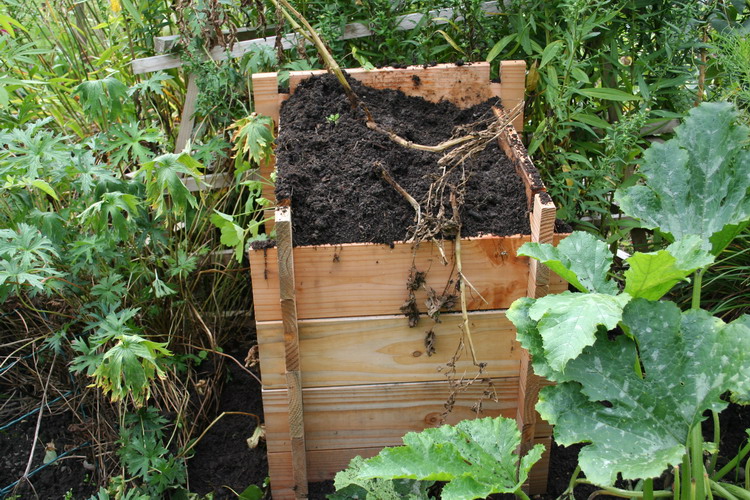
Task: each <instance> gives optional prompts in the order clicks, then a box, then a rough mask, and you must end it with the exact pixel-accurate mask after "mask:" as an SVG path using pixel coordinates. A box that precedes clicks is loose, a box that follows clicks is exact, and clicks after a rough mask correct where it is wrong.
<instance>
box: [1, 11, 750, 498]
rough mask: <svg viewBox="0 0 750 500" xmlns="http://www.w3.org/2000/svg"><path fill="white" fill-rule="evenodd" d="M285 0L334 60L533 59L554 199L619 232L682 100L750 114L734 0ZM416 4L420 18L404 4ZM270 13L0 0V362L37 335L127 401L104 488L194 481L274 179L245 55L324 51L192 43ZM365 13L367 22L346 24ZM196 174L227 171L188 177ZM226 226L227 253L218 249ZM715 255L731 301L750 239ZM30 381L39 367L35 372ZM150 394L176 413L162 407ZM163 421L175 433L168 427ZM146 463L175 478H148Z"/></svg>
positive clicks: (729, 308) (61, 381) (258, 61)
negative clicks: (631, 191)
mask: <svg viewBox="0 0 750 500" xmlns="http://www.w3.org/2000/svg"><path fill="white" fill-rule="evenodd" d="M295 6H297V8H298V9H299V10H300V11H301V12H302V13H303V14H304V15H305V16H306V17H307V18H308V19H309V20H311V22H312V23H313V24H314V26H315V27H316V29H318V30H319V31H320V33H321V34H322V35H323V36H324V38H325V39H326V41H327V43H328V44H329V46H330V48H331V50H332V52H333V54H334V57H335V58H336V59H337V60H338V61H339V63H340V64H341V66H342V67H353V66H362V65H364V66H368V65H373V66H379V65H385V64H429V63H442V62H458V61H476V60H488V61H491V62H492V64H493V71H494V72H495V74H496V72H497V67H498V61H500V60H502V59H524V60H526V62H527V66H528V75H527V101H526V110H525V113H526V122H525V124H524V129H525V133H524V136H525V141H526V143H527V145H528V147H529V150H530V152H531V153H532V155H533V157H534V160H535V162H536V164H537V166H538V167H539V168H540V170H541V172H542V174H543V177H544V181H545V182H546V184H547V186H548V188H549V190H550V193H551V194H552V196H553V198H554V200H555V202H556V203H557V205H558V207H559V215H560V216H561V217H563V218H565V219H567V220H568V221H570V222H571V223H573V224H574V225H576V226H578V227H582V228H585V229H588V230H589V231H591V232H594V233H598V234H599V235H600V236H601V237H602V238H603V239H604V240H605V241H606V243H607V244H608V245H610V246H611V247H614V246H615V245H617V244H618V242H620V241H621V240H622V241H624V244H625V245H631V244H632V245H646V247H649V246H650V245H652V244H657V243H659V241H658V240H659V236H658V235H657V236H656V237H654V238H651V237H650V235H649V234H645V236H644V233H643V232H637V231H636V232H634V233H632V235H630V234H629V231H630V229H631V226H632V225H633V224H632V223H631V222H629V221H628V220H627V219H621V218H620V217H619V215H620V213H619V208H618V206H617V204H616V203H615V202H614V192H615V189H616V188H618V187H620V186H628V185H633V184H635V183H636V182H637V181H638V179H639V178H640V174H639V171H638V168H637V167H638V165H639V163H640V162H641V159H642V153H643V151H644V149H645V148H646V147H647V145H648V144H649V138H650V136H652V135H653V134H654V133H657V132H658V133H662V132H663V133H664V134H666V135H665V137H666V136H668V135H669V134H670V133H671V128H670V126H671V120H675V119H679V118H681V117H683V116H684V115H685V113H686V112H687V111H688V110H689V109H691V108H692V107H693V106H694V104H696V103H697V102H700V101H704V100H730V101H732V102H734V103H735V104H737V106H738V107H739V109H740V110H741V112H742V113H743V115H742V119H743V120H745V121H750V120H749V119H748V116H749V115H748V114H747V109H748V103H750V97H748V96H749V95H750V58H748V57H747V55H748V54H750V48H749V47H750V46H749V45H748V42H747V36H746V35H747V29H748V24H749V23H748V16H749V14H750V6H749V5H748V2H746V1H744V0H740V1H738V0H731V1H730V0H714V1H709V2H695V1H688V0H685V1H669V2H668V1H645V0H630V1H624V0H619V1H604V0H599V1H594V2H590V1H582V0H552V1H542V0H509V1H505V2H497V3H496V4H495V5H494V7H493V8H491V9H490V13H487V12H486V8H487V5H486V2H482V1H479V0H454V1H437V2H426V1H418V0H400V1H392V0H357V1H355V2H346V1H338V2H337V1H320V0H315V1H299V2H295ZM445 8H452V9H454V12H455V15H454V17H453V18H451V19H448V18H446V17H445V13H444V12H441V9H445ZM415 13H421V14H424V16H423V17H422V18H421V21H419V22H416V23H410V24H409V23H402V19H401V18H400V17H399V16H403V15H408V14H415ZM278 22H279V21H278V16H277V15H276V13H275V12H274V11H273V9H272V8H271V6H270V4H267V3H265V2H263V1H262V0H257V1H250V0H225V1H219V0H180V1H177V2H174V3H172V2H169V1H167V0H143V1H136V0H87V1H84V2H74V1H73V0H44V1H43V0H7V1H6V2H4V4H3V6H2V7H0V28H1V29H2V32H0V63H1V64H2V66H3V72H2V73H0V316H1V317H2V323H1V324H0V355H2V356H3V359H4V361H2V363H1V364H0V366H4V365H5V364H6V363H7V362H9V360H11V359H14V358H13V356H16V355H19V353H20V354H27V353H29V352H42V353H45V354H44V356H42V357H41V362H40V364H39V365H37V367H36V369H37V370H38V371H40V372H43V373H44V374H46V373H47V372H48V371H52V370H53V368H54V365H55V362H54V359H56V356H60V358H61V359H65V360H66V361H65V362H66V363H68V364H69V368H70V369H71V371H72V373H74V374H75V377H76V378H74V379H73V380H72V381H71V380H70V379H69V378H68V375H67V374H66V373H65V374H59V373H58V374H57V375H56V377H55V380H56V381H55V383H56V384H58V385H59V386H60V387H68V386H72V387H74V388H77V389H80V392H79V393H78V394H79V395H78V396H77V397H79V398H80V399H81V401H86V402H87V404H93V405H97V406H98V407H100V408H103V410H102V412H103V414H106V415H108V416H109V417H111V419H110V420H111V421H112V422H116V423H117V424H116V425H108V424H107V423H106V422H103V423H101V428H100V429H99V431H98V433H97V434H96V440H97V442H98V443H99V444H100V445H101V449H102V450H104V451H103V452H102V453H101V454H100V456H99V457H98V459H99V460H100V464H99V465H100V467H99V468H98V470H99V471H102V472H101V477H98V478H97V480H98V481H99V482H100V483H101V484H103V485H105V484H108V481H109V480H110V479H112V477H113V476H116V475H118V473H116V472H113V471H115V470H119V469H118V468H117V467H114V466H113V465H114V464H113V461H115V460H117V459H119V460H121V461H122V464H123V468H122V471H123V472H122V474H123V477H121V478H120V479H118V480H117V481H114V482H112V483H111V484H113V485H115V486H113V488H114V489H115V490H116V489H117V488H121V489H122V488H125V486H123V485H125V484H129V485H131V486H135V487H136V488H139V491H140V492H141V493H143V494H145V495H159V494H163V493H164V492H165V491H167V490H171V489H176V488H180V487H182V485H184V484H185V474H184V463H183V461H182V458H181V457H180V454H179V450H180V449H184V448H185V447H187V446H189V443H190V442H191V439H194V438H196V437H197V435H198V434H199V427H200V426H198V425H186V423H187V422H198V423H201V425H205V424H206V423H207V421H208V419H209V418H210V417H209V415H210V412H211V408H199V409H196V408H190V407H189V404H188V403H187V402H186V401H184V398H182V397H180V394H181V392H183V391H186V390H188V389H194V386H195V384H196V383H197V379H196V377H195V369H196V367H197V366H199V365H200V363H201V362H203V360H204V359H205V358H206V357H207V356H208V355H209V354H208V353H210V352H212V351H220V350H222V349H223V347H224V346H226V345H229V344H232V343H233V342H235V341H236V336H237V335H238V334H237V333H236V332H237V331H240V332H242V331H243V330H242V328H243V326H242V323H241V321H240V320H238V319H237V318H238V317H237V316H231V315H227V314H226V311H242V310H247V309H248V304H249V302H250V294H249V283H248V278H247V273H246V269H245V267H244V263H243V254H244V249H245V246H246V244H247V241H248V240H249V239H252V238H260V237H263V235H262V216H261V210H260V209H261V208H262V207H263V206H265V201H264V200H262V198H260V184H261V183H262V182H267V181H269V180H268V179H260V180H259V179H256V178H254V177H253V176H252V171H253V169H254V167H255V166H256V165H257V163H258V161H259V160H260V158H261V157H262V154H263V149H264V148H267V147H268V139H269V138H268V137H267V135H266V134H264V130H265V129H264V128H253V127H254V126H255V125H256V124H258V127H263V124H264V123H265V122H264V121H263V119H262V118H258V119H256V118H255V117H253V115H251V113H252V111H253V106H252V101H251V98H250V95H251V94H250V92H251V83H250V75H251V74H252V73H254V72H261V71H282V72H285V71H289V70H295V69H308V68H317V67H320V61H319V58H318V57H317V55H316V54H315V53H314V51H313V50H312V49H311V48H310V47H305V46H298V47H295V48H293V49H291V50H286V51H282V50H275V49H274V48H271V47H266V48H258V49H257V50H256V51H254V52H252V53H250V54H247V55H245V56H243V57H242V58H240V59H229V60H226V61H221V62H219V61H211V60H208V59H207V58H206V57H205V54H206V52H207V50H209V49H211V48H212V47H214V46H215V45H217V44H218V45H222V44H227V43H229V42H231V40H232V39H233V37H234V34H236V33H240V32H241V31H242V30H239V31H238V29H239V28H243V29H244V28H249V29H250V35H249V36H254V37H261V36H268V35H273V34H282V33H288V32H290V27H289V26H288V25H286V24H285V23H283V22H282V23H280V24H277V23H278ZM355 22H358V23H362V24H363V25H365V26H366V27H367V28H368V29H369V30H370V31H371V32H372V35H371V36H369V37H365V38H357V39H349V40H341V39H340V38H341V35H342V34H343V33H344V29H345V26H346V24H347V23H355ZM222 30H223V31H222ZM222 33H224V34H222ZM175 34H182V35H183V37H182V38H181V39H180V41H179V42H178V43H177V46H176V49H175V53H176V54H178V55H179V57H180V58H181V59H182V63H183V65H182V67H181V68H178V69H169V70H165V71H160V72H156V73H151V74H146V75H134V74H133V73H132V69H131V66H130V62H131V61H132V60H133V59H136V58H140V57H147V56H152V55H155V44H154V37H155V36H164V35H175ZM188 74H193V75H195V76H196V79H197V83H198V87H199V89H200V94H199V95H200V98H199V101H198V106H197V111H196V133H195V137H194V139H193V141H192V142H191V144H190V145H189V146H190V147H189V150H186V151H184V152H183V151H175V150H174V143H175V139H176V136H177V132H178V129H179V122H180V112H181V108H182V103H183V101H184V97H185V92H186V88H187V75H188ZM261 142H262V144H261ZM206 173H209V174H222V173H226V174H227V175H229V176H230V178H232V179H234V181H235V182H234V183H233V184H232V185H231V186H229V187H227V188H223V189H218V190H202V191H191V190H189V189H188V187H187V186H188V184H189V183H190V182H197V183H200V181H199V176H200V175H202V174H206ZM743 234H744V236H743V237H744V238H745V239H744V240H740V241H745V240H746V239H747V238H746V236H747V230H745V233H743ZM631 236H632V237H631ZM623 238H625V239H624V240H623ZM225 245H229V246H232V247H234V250H233V251H231V250H230V252H232V253H233V254H234V256H235V257H236V258H232V256H231V255H228V256H227V257H226V258H223V257H221V256H219V257H217V255H216V251H219V250H223V249H224V246H225ZM720 258H721V259H722V260H721V262H722V263H724V266H723V267H719V266H717V267H716V268H715V269H716V270H717V271H718V270H720V272H717V274H716V275H712V276H707V277H706V279H707V283H711V284H713V285H715V287H716V290H717V291H716V294H715V296H714V297H713V298H712V294H711V293H710V292H707V293H706V294H705V295H704V298H705V300H706V301H707V302H710V303H712V304H714V306H713V307H714V308H715V310H719V311H721V312H723V313H724V314H727V315H730V316H731V315H732V314H735V313H736V311H737V310H738V308H741V307H745V308H746V307H747V303H748V302H749V301H748V300H747V297H746V293H745V296H744V297H743V296H742V294H740V296H739V297H738V296H737V294H736V293H734V294H732V295H731V297H730V298H729V299H727V300H726V301H724V300H722V297H723V296H724V295H723V294H725V293H726V292H725V290H726V286H725V285H724V286H723V285H722V283H726V282H727V281H726V280H724V281H722V280H723V279H724V278H725V277H726V278H727V279H730V280H732V281H730V282H731V283H737V282H742V280H743V279H745V284H747V283H746V278H744V277H743V276H746V272H745V273H743V270H745V271H746V269H747V267H746V266H747V252H746V248H745V246H743V245H732V246H730V247H729V248H727V249H726V250H725V252H724V253H723V254H722V255H721V256H720ZM743 259H744V260H743ZM735 262H737V264H736V265H735V264H734V263H735ZM741 266H745V267H744V268H743V267H741ZM709 278H710V279H709ZM738 280H739V281H738ZM745 289H747V287H745ZM743 299H744V300H743ZM733 311H735V312H733ZM240 317H241V316H240ZM18 345H22V346H23V347H22V348H21V349H20V350H18ZM55 353H56V354H55ZM217 359H218V358H217ZM58 372H59V370H58ZM56 373H57V372H56ZM28 380H29V383H30V384H32V385H33V386H35V387H37V388H38V390H39V391H41V390H42V389H43V387H41V385H40V382H39V380H44V377H37V376H36V375H35V374H31V373H30V374H28ZM92 382H93V384H94V386H95V387H94V389H91V388H86V386H87V385H88V384H90V383H92ZM218 382H219V381H218V380H214V381H211V384H215V383H218ZM113 401H114V402H113ZM154 409H158V410H160V411H163V412H167V413H169V414H174V415H177V417H176V418H175V419H174V420H173V421H164V420H163V419H161V418H157V417H156V416H155V414H153V413H150V412H152V410H154ZM104 420H107V419H104ZM148 426H151V427H148ZM136 427H139V428H140V429H141V430H140V431H138V433H136V430H134V429H135V428H136ZM146 427H148V429H150V430H148V431H145V430H143V429H144V428H146ZM159 429H161V430H159ZM165 429H168V430H169V431H170V432H173V433H174V436H175V438H174V439H171V440H170V441H169V445H167V444H166V442H164V441H163V437H164V434H163V430H165ZM134 433H136V434H137V439H135V438H134V437H133V436H135V435H136V434H134ZM118 443H119V444H118ZM128 443H129V444H128ZM107 450H109V451H112V450H119V451H118V453H117V454H113V453H106V451H107ZM159 470H160V471H162V472H163V477H168V478H172V479H171V480H170V481H167V482H166V483H165V482H164V481H156V480H155V479H154V471H159ZM107 471H109V472H107ZM131 480H132V481H131ZM118 481H119V482H118Z"/></svg>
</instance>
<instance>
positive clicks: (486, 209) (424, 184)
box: [276, 75, 529, 245]
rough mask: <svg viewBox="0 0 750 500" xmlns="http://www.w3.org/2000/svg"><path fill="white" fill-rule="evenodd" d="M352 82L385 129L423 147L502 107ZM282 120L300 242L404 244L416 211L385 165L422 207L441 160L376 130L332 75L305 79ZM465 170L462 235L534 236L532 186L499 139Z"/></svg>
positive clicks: (280, 154) (282, 166)
mask: <svg viewBox="0 0 750 500" xmlns="http://www.w3.org/2000/svg"><path fill="white" fill-rule="evenodd" d="M351 83H352V87H353V88H354V89H355V91H356V93H357V95H358V96H359V97H360V99H361V100H362V101H363V102H364V103H365V104H366V105H367V107H368V108H369V109H370V111H371V113H372V115H373V117H374V118H375V120H376V121H377V122H378V123H379V124H380V125H381V126H382V127H384V128H386V129H388V130H392V131H393V132H396V133H397V134H399V135H400V136H401V137H403V138H405V139H407V140H410V141H413V142H415V143H418V144H426V145H435V144H438V143H440V142H442V141H444V140H447V139H450V138H451V136H452V135H453V134H454V133H455V134H456V135H464V134H463V133H460V132H457V129H456V127H458V126H460V125H466V124H468V123H473V122H475V121H477V120H479V119H482V118H484V119H486V118H489V117H491V116H492V110H491V105H492V104H496V103H495V102H486V103H484V104H481V105H478V106H475V107H472V108H469V109H466V110H461V109H458V108H457V107H456V106H454V105H453V104H451V103H449V102H440V103H437V104H434V103H430V102H427V101H425V100H423V99H421V98H416V97H408V96H406V95H404V94H403V93H402V92H400V91H395V90H376V89H372V88H369V87H365V86H362V85H361V84H359V83H358V82H356V81H353V80H352V81H351ZM414 84H415V85H418V81H417V80H415V82H414ZM332 115H338V116H339V118H338V119H337V120H336V121H335V123H334V122H333V120H327V118H328V117H330V116H332ZM280 123H281V127H280V131H279V137H278V139H277V149H276V164H277V171H278V174H277V175H278V177H277V180H276V196H277V199H279V200H287V199H290V200H291V206H292V212H293V224H294V226H293V228H294V243H295V245H318V244H325V243H328V244H341V243H353V242H373V243H391V242H394V241H401V240H404V239H406V236H407V230H408V228H409V227H410V226H412V225H413V224H414V216H415V212H414V208H413V207H412V206H411V205H410V204H409V203H408V202H407V201H406V200H405V199H404V197H403V196H401V195H400V194H399V193H398V192H397V191H396V190H395V189H394V188H393V187H392V186H391V185H390V184H388V182H387V181H386V180H385V179H383V177H382V175H381V167H383V168H385V169H386V170H387V171H388V172H389V173H390V175H391V177H392V178H393V179H394V180H395V181H396V182H397V183H398V184H399V185H400V186H401V187H403V188H404V189H405V190H406V191H407V192H408V193H409V194H410V195H411V196H412V197H413V198H414V199H416V200H417V201H418V202H420V204H422V205H423V206H424V204H423V203H422V202H423V200H424V199H425V197H426V195H427V190H428V188H429V185H430V184H431V183H432V182H433V180H434V179H435V177H436V176H437V175H438V174H439V172H440V170H439V169H440V167H438V165H437V161H438V160H439V159H440V157H441V154H440V153H429V152H424V151H418V150H414V149H409V148H405V147H403V146H400V145H397V144H395V143H394V142H393V141H391V140H390V139H389V138H388V137H386V136H385V135H384V134H382V133H380V132H376V131H372V130H370V129H368V128H367V126H366V125H365V122H364V120H363V118H362V112H361V111H359V110H353V109H352V107H351V104H350V103H349V101H348V99H347V98H346V96H345V95H344V94H343V92H342V90H341V86H340V84H339V83H338V81H336V79H335V78H334V77H332V76H330V75H323V76H321V77H314V78H309V79H307V80H305V81H304V82H302V83H301V84H300V85H299V87H297V89H296V91H295V93H294V94H293V95H292V96H291V97H290V98H289V99H288V100H287V101H286V102H285V103H284V104H283V106H282V108H281V120H280ZM464 169H465V171H466V174H467V175H468V184H467V190H466V198H465V201H464V205H463V207H462V210H461V223H462V230H461V234H462V236H477V235H479V234H495V235H498V236H505V235H512V234H528V233H529V221H528V212H527V208H526V207H527V203H526V195H525V191H524V186H523V184H522V182H521V179H520V178H519V177H518V175H517V174H516V173H515V170H514V168H513V166H512V165H511V163H510V160H509V159H508V158H507V157H506V156H505V154H504V153H503V152H502V150H500V148H499V147H498V146H497V144H496V142H494V141H493V143H492V144H491V145H490V146H489V147H487V149H485V150H484V151H483V152H482V153H480V154H479V155H477V157H476V158H474V159H471V160H468V161H467V162H466V163H465V165H464ZM460 178H461V169H456V170H455V172H454V174H452V177H451V180H452V181H453V183H454V184H455V183H458V181H459V180H460ZM445 202H446V203H445V205H446V210H447V212H446V213H447V215H448V216H450V214H451V209H450V206H449V205H448V200H447V199H446V200H445Z"/></svg>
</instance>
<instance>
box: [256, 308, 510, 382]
mask: <svg viewBox="0 0 750 500" xmlns="http://www.w3.org/2000/svg"><path fill="white" fill-rule="evenodd" d="M469 320H470V327H471V334H472V338H473V341H474V345H475V346H476V349H477V353H478V356H479V361H480V362H486V363H487V367H486V369H485V376H487V377H491V378H502V377H515V376H517V375H518V367H519V361H518V360H519V359H520V355H521V347H520V345H519V344H518V343H517V342H516V340H515V338H516V330H515V328H514V327H513V324H512V323H511V322H510V321H509V320H508V319H507V318H506V316H505V312H504V311H487V312H475V313H471V314H470V315H469ZM461 321H462V318H461V315H460V314H455V313H451V314H444V315H442V316H441V322H440V323H438V324H435V323H434V322H433V321H432V320H431V319H429V318H427V317H424V318H423V319H422V320H420V325H419V326H418V327H416V328H409V325H408V320H407V319H406V318H405V317H403V316H384V317H373V318H367V319H362V318H344V319H339V320H305V321H300V322H299V337H300V355H301V370H302V385H303V387H326V386H340V385H356V384H380V383H394V382H425V381H430V380H444V379H445V374H444V373H442V372H441V371H438V369H439V368H443V369H444V368H445V364H446V363H448V362H449V361H451V359H452V358H453V356H454V355H455V352H456V349H457V347H458V345H459V341H460V338H461V336H462V331H461V328H460V325H461ZM429 329H432V331H433V333H434V335H435V342H434V348H435V353H434V354H433V355H432V356H428V355H427V353H426V352H425V332H426V331H427V330H429ZM257 332H258V343H259V344H260V367H261V374H262V378H263V387H265V388H267V389H281V388H284V387H285V375H284V373H285V370H284V338H283V328H282V323H281V322H280V321H276V322H261V323H257ZM456 370H457V371H458V372H459V373H462V372H464V371H466V372H467V373H472V372H474V371H475V369H474V368H473V364H472V362H471V357H470V356H469V354H468V353H466V352H464V353H463V356H462V357H461V358H460V359H459V360H458V362H457V363H456Z"/></svg>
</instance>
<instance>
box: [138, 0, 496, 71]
mask: <svg viewBox="0 0 750 500" xmlns="http://www.w3.org/2000/svg"><path fill="white" fill-rule="evenodd" d="M482 10H484V11H485V12H486V13H487V14H497V13H498V12H499V10H498V5H497V2H496V1H494V2H484V3H483V4H482ZM426 16H427V18H428V20H429V22H430V23H431V24H435V25H441V24H447V23H448V22H449V20H450V19H454V18H455V20H456V21H460V20H461V19H463V18H462V17H460V16H456V15H455V14H454V12H453V9H439V10H432V11H430V12H428V13H427V14H426ZM424 17H425V14H420V13H415V14H405V15H401V16H398V17H397V18H396V28H395V29H396V30H410V29H413V28H414V27H415V26H417V24H419V22H420V21H421V20H422V19H423V18H424ZM370 35H372V31H371V30H370V29H369V28H368V27H367V26H366V25H365V24H363V23H349V24H347V25H346V26H345V27H344V31H343V34H342V36H341V37H340V38H339V40H351V39H354V38H362V37H365V36H370ZM166 38H169V37H166ZM298 40H299V36H298V35H297V34H296V33H287V34H285V35H282V37H281V46H282V47H283V49H284V50H289V49H292V48H294V47H296V46H297V43H298ZM259 45H265V46H268V47H275V46H276V37H275V36H267V37H264V38H255V39H253V40H245V41H241V42H237V43H235V44H234V45H233V46H232V47H231V49H230V50H227V49H225V48H224V47H214V48H213V49H211V51H210V52H209V54H210V56H211V58H212V59H214V60H217V61H220V60H223V59H227V58H234V57H241V56H243V55H245V54H247V53H248V52H251V51H253V50H255V49H256V47H257V46H259ZM163 48H164V47H162V46H159V47H158V49H163ZM131 66H132V69H133V74H136V75H138V74H141V73H149V72H152V71H159V70H163V69H171V68H179V67H180V66H182V60H181V59H180V58H179V57H178V56H173V55H168V54H165V55H158V56H152V57H144V58H141V59H135V60H133V61H131Z"/></svg>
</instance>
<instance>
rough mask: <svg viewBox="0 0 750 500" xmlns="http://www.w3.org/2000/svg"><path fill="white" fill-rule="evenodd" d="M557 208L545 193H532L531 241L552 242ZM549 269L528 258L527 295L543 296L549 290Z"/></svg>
mask: <svg viewBox="0 0 750 500" xmlns="http://www.w3.org/2000/svg"><path fill="white" fill-rule="evenodd" d="M556 214H557V209H556V208H555V204H554V203H552V199H551V198H550V197H549V195H548V194H547V193H537V194H535V195H534V205H533V209H532V212H531V241H532V242H534V243H552V242H553V238H554V235H555V216H556ZM549 283H550V270H549V268H547V266H545V265H544V264H540V263H539V261H538V260H536V259H530V260H529V285H528V296H529V297H534V298H538V297H543V296H545V295H547V293H548V291H549Z"/></svg>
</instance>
